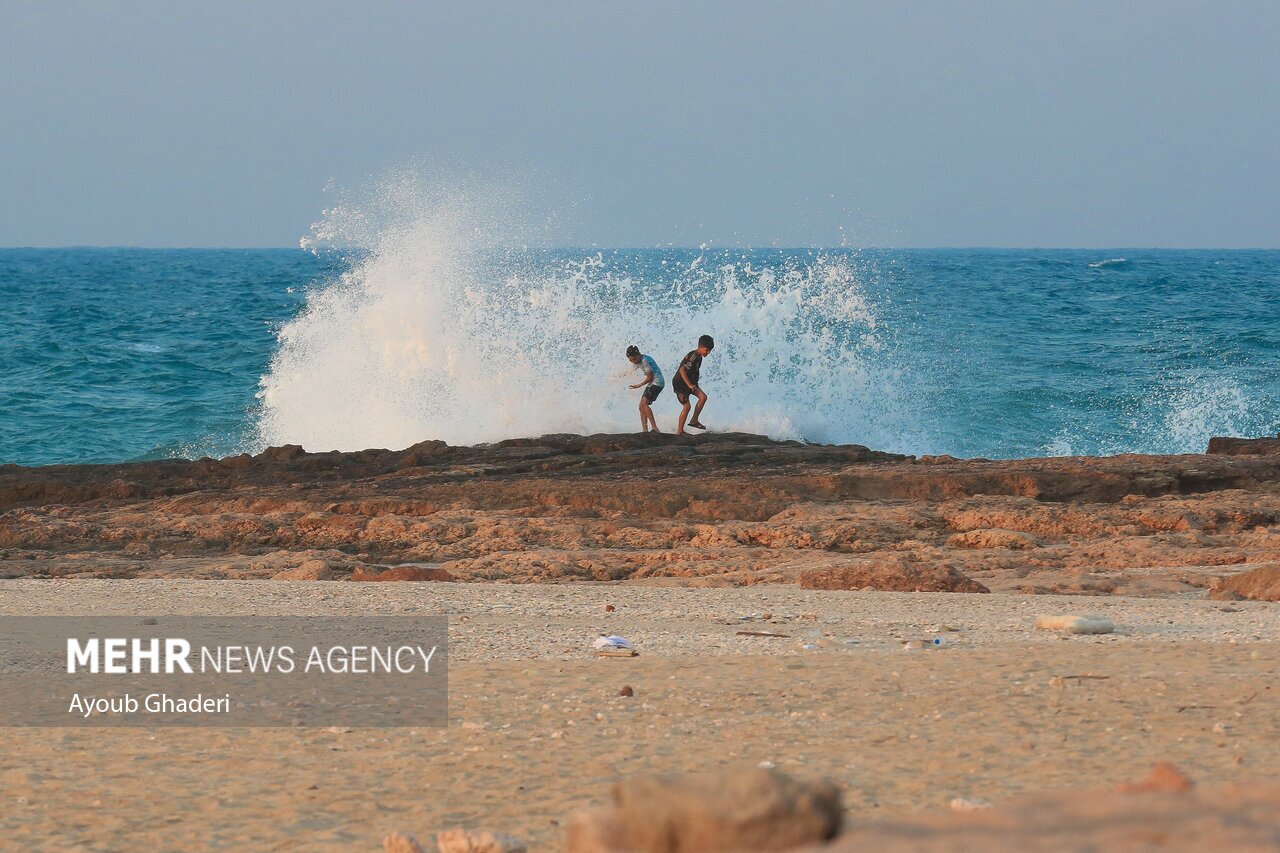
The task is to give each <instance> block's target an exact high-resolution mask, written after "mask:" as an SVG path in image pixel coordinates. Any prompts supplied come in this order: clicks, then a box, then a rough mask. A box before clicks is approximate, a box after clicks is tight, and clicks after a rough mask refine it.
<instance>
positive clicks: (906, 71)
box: [0, 0, 1280, 247]
mask: <svg viewBox="0 0 1280 853" xmlns="http://www.w3.org/2000/svg"><path fill="white" fill-rule="evenodd" d="M1277 45H1280V3H1276V2H1274V0H1266V2H1213V3H1210V2H1202V3H1191V2H1177V0H1158V2H1147V0H1126V2H1120V3H1117V2H1114V0H1109V1H1108V2H1053V3H1050V2H1039V3H1029V2H1025V0H1016V2H989V0H966V2H963V3H959V2H953V1H952V0H949V2H908V0H903V2H876V3H863V2H831V3H826V2H803V3H782V2H777V3H752V2H693V3H689V2H679V3H666V2H643V3H624V2H616V3H613V2H601V0H591V2H543V3H488V2H460V3H444V2H432V3H408V2H402V3H382V2H361V3H358V4H357V3H351V2H342V3H338V2H331V0H310V2H305V3H304V2H283V1H282V0H275V2H232V0H219V2H217V3H208V2H201V3H198V4H197V3H185V2H166V3H149V2H141V0H139V2H130V3H105V2H73V0H59V2H53V3H50V2H42V1H41V2H27V0H3V2H0V245H5V246H65V245H129V246H161V247H166V246H243V247H251V246H296V245H297V244H298V240H299V238H300V237H302V236H304V235H305V234H306V233H307V232H308V230H309V227H310V225H311V223H312V222H314V221H316V220H317V219H319V218H320V216H321V211H322V210H323V209H324V208H325V207H326V205H329V204H332V202H333V199H334V197H335V193H341V192H342V191H344V190H355V189H358V188H360V187H361V186H365V185H368V184H370V183H372V182H375V181H376V180H377V179H378V177H379V176H381V175H384V174H385V173H386V172H387V171H388V170H395V169H400V168H403V167H404V166H405V164H408V163H428V164H430V169H434V170H437V171H438V172H439V174H440V175H441V177H442V180H443V179H447V178H448V177H449V175H450V174H451V173H452V172H455V171H465V172H467V173H468V174H471V175H476V176H482V178H483V180H485V181H489V182H491V183H493V184H495V185H510V186H511V187H513V188H514V189H516V190H518V191H519V193H521V194H522V196H523V197H524V198H526V199H527V200H528V201H527V204H528V206H529V208H530V209H532V210H535V211H537V212H539V213H540V214H546V215H547V216H548V217H549V218H552V219H554V223H555V224H554V227H553V228H551V229H549V230H548V231H547V232H546V233H547V234H548V235H549V236H548V240H549V241H550V242H553V243H555V244H557V245H566V246H590V245H598V246H617V247H624V246H625V247H642V246H658V245H664V246H665V245H668V244H671V245H682V246H696V245H701V244H709V245H719V246H741V245H746V246H815V245H820V246H832V245H851V246H919V247H928V246H1016V247H1034V246H1066V247H1137V246H1168V247H1280V49H1277Z"/></svg>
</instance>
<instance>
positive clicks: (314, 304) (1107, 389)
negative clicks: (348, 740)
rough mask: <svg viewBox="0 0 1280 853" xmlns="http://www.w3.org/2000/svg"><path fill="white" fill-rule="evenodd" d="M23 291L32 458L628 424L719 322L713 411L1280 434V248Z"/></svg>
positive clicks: (58, 260) (180, 281)
mask: <svg viewBox="0 0 1280 853" xmlns="http://www.w3.org/2000/svg"><path fill="white" fill-rule="evenodd" d="M0 305H3V309H2V310H0V340H2V341H3V343H2V344H0V462H17V463H20V464H49V463H70V462H112V461H121V460H129V459H143V458H160V457H166V456H188V457H198V456H202V455H215V456H216V455H225V454H229V453H233V452H238V451H240V450H242V449H249V450H252V449H255V448H257V447H260V446H262V445H263V444H265V443H268V442H269V443H273V444H278V443H282V442H285V441H289V440H296V441H297V442H298V443H302V444H303V445H304V446H306V447H307V448H308V449H313V450H324V449H332V448H339V449H354V448H357V447H361V446H387V445H394V444H396V443H399V444H401V445H407V444H409V443H412V441H417V440H422V439H428V438H444V439H445V440H448V441H451V442H453V443H460V442H465V441H467V440H472V441H484V440H493V439H496V438H501V437H505V436H514V435H524V434H530V433H538V432H550V431H568V430H572V431H588V430H590V431H595V430H599V431H605V430H614V429H628V428H632V427H631V426H630V423H631V420H632V419H635V420H636V423H637V425H638V419H637V418H634V401H633V400H632V396H633V394H632V392H629V391H627V390H626V389H625V384H624V383H622V382H621V380H620V379H619V376H620V370H622V369H625V367H627V365H626V364H625V360H624V358H623V356H622V350H623V349H624V348H625V344H626V343H628V342H631V341H635V342H636V343H638V344H639V345H640V346H641V347H642V349H644V350H645V351H646V352H651V353H653V354H654V356H655V358H657V359H658V360H659V362H660V363H661V364H662V365H663V367H664V369H666V370H667V371H668V373H669V374H670V371H671V370H672V369H673V368H674V365H675V360H677V359H678V358H679V356H680V355H682V354H683V353H684V352H685V351H686V350H687V349H689V348H690V347H691V346H692V338H694V337H696V334H698V333H702V332H706V333H709V334H712V335H714V336H715V337H716V338H717V342H718V344H719V345H718V346H717V349H716V352H715V353H714V354H713V356H712V357H711V358H709V359H708V360H707V363H706V366H705V367H704V371H703V379H704V387H705V388H706V389H707V390H708V392H709V393H710V394H711V396H712V400H711V403H710V404H709V405H708V409H707V416H706V417H705V418H704V420H707V421H708V423H710V424H711V425H712V426H713V428H724V429H729V428H741V429H753V430H756V431H766V432H770V433H773V434H775V435H779V436H787V437H800V438H807V439H810V440H817V441H849V442H858V443H864V444H869V445H872V446H875V447H879V448H883V449H889V450H897V451H902V452H913V453H953V454H956V455H961V456H974V455H981V456H988V457H996V458H1000V457H1018V456H1028V455H1050V454H1068V453H1077V454H1080V453H1088V454H1096V453H1119V452H1128V451H1138V452H1192V451H1199V450H1202V449H1203V446H1204V443H1205V441H1206V440H1207V438H1208V437H1209V436H1210V435H1214V434H1223V433H1232V434H1268V433H1270V434H1274V433H1275V432H1276V430H1277V428H1278V427H1280V410H1278V407H1280V252H1277V251H1212V250H1199V251H1154V250H1128V249H1122V250H1115V249H1109V250H910V251H896V250H867V251H851V250H823V251H818V250H787V251H780V250H763V251H745V250H725V251H710V250H709V251H689V250H627V251H611V250H605V251H599V250H582V251H576V250H556V251H522V252H519V253H498V254H492V253H491V254H490V255H489V256H487V257H484V258H477V257H469V258H467V259H466V260H465V261H458V259H457V258H455V257H451V258H449V259H448V262H447V263H446V262H444V261H442V260H440V259H438V258H436V259H431V258H429V259H428V260H426V261H421V260H420V259H419V258H418V256H417V254H410V253H405V252H398V253H395V254H393V255H392V256H385V255H383V256H379V255H377V254H376V253H375V254H373V255H369V254H364V255H361V256H357V257H347V258H344V257H341V256H338V255H323V254H322V255H320V256H317V255H313V254H310V253H307V252H304V251H302V250H270V251H256V250H134V249H59V250H28V249H7V250H0ZM668 396H670V395H668ZM655 411H656V412H657V415H658V418H659V422H660V423H661V424H663V425H664V426H666V427H667V428H670V427H671V426H672V425H673V423H674V415H675V411H676V404H675V402H674V400H672V399H666V398H663V399H660V400H659V402H658V404H657V405H656V406H655Z"/></svg>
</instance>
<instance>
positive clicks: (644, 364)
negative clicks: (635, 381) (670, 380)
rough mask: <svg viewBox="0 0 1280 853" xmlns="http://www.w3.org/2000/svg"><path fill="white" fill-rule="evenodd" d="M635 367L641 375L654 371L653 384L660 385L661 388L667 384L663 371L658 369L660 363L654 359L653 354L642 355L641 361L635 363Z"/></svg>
mask: <svg viewBox="0 0 1280 853" xmlns="http://www.w3.org/2000/svg"><path fill="white" fill-rule="evenodd" d="M634 367H635V369H636V372H638V373H639V374H640V375H641V376H643V375H644V374H646V373H652V374H653V384H654V385H656V386H658V387H659V388H662V387H663V386H665V385H666V384H667V382H666V380H665V379H663V378H662V371H661V370H659V369H658V363H657V362H656V361H654V360H653V356H651V355H642V356H640V363H639V364H637V365H634Z"/></svg>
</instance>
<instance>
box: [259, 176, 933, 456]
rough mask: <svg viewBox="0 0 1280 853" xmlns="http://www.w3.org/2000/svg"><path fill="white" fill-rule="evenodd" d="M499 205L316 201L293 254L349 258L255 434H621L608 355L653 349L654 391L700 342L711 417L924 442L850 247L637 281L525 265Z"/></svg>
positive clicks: (303, 325)
mask: <svg viewBox="0 0 1280 853" xmlns="http://www.w3.org/2000/svg"><path fill="white" fill-rule="evenodd" d="M504 217H508V218H509V210H507V209H506V208H504V205H503V203H502V201H501V199H499V200H497V201H495V200H494V198H493V197H492V196H489V195H486V194H484V193H476V192H465V193H458V192H443V191H440V190H438V189H433V188H432V187H430V186H429V185H428V184H427V183H426V182H424V181H423V180H422V179H421V177H420V176H415V175H402V176H399V177H397V178H395V179H393V180H388V181H384V182H383V183H382V184H381V185H380V186H379V188H378V190H377V192H375V193H373V195H372V198H371V200H369V201H365V202H363V203H360V204H355V203H348V204H344V205H339V206H337V207H335V208H334V209H333V210H330V211H327V212H326V215H325V218H324V219H323V220H322V221H321V222H320V223H318V224H317V225H316V226H315V228H314V229H313V234H312V236H311V237H310V238H308V239H307V240H304V241H303V242H304V246H307V247H310V248H312V249H313V250H316V251H323V250H328V249H329V248H331V247H334V246H341V247H345V248H346V249H347V250H349V251H351V252H352V256H353V257H354V258H356V259H355V260H354V261H352V263H351V265H350V267H349V271H348V272H346V273H345V274H343V275H342V276H341V277H340V278H338V279H337V280H334V281H331V282H329V283H327V284H324V285H323V286H320V287H318V288H315V289H314V290H313V291H312V292H310V293H309V295H308V298H307V302H306V306H305V308H304V310H303V311H302V312H301V314H300V315H299V316H298V317H296V318H295V319H294V320H292V321H290V322H288V323H286V324H285V325H284V326H283V327H282V328H281V329H280V331H279V334H278V337H279V347H278V350H277V352H276V353H275V355H274V357H273V358H272V361H271V365H270V369H269V371H268V372H267V374H266V375H265V376H263V377H262V380H261V383H260V391H259V399H260V403H261V412H260V416H259V421H258V441H259V443H260V444H263V445H265V444H284V443H296V444H301V445H303V446H304V447H306V448H307V449H309V450H316V451H319V450H330V449H337V450H358V449H363V448H367V447H389V448H399V447H405V446H408V445H410V444H413V443H414V442H418V441H422V440H424V439H443V440H445V441H447V442H449V443H451V444H476V443H483V442H490V441H496V440H500V439H504V438H511V437H521V436H531V435H540V434H545V433H553V432H572V433H593V432H613V431H633V430H637V429H638V428H639V416H638V414H637V411H636V403H637V397H638V394H639V392H638V391H631V390H628V388H627V383H628V382H630V381H634V378H633V374H631V373H630V364H628V363H627V362H626V360H625V357H624V355H623V353H624V352H625V350H626V347H627V346H628V345H630V344H633V343H634V344H636V345H638V346H639V347H640V348H641V349H642V350H643V351H645V352H646V353H649V354H651V355H653V356H654V358H655V359H657V361H658V363H659V365H660V366H661V367H662V369H663V371H664V372H665V373H666V374H667V380H668V384H669V383H670V380H671V378H672V377H673V376H674V374H675V368H676V366H677V364H678V361H679V359H680V357H681V356H683V355H684V353H685V352H686V351H688V350H690V349H692V348H693V346H694V345H695V342H696V340H697V338H698V336H699V335H701V334H711V335H713V336H714V337H715V338H716V341H717V346H716V349H715V351H714V352H713V353H712V355H711V356H710V357H709V358H708V359H707V360H706V362H705V363H704V367H703V386H704V388H705V389H706V390H707V392H708V393H709V394H710V397H711V400H710V402H709V403H708V406H707V408H706V411H705V412H704V415H703V421H704V422H705V423H707V424H708V425H710V426H712V427H714V428H717V429H737V430H746V431H751V432H759V433H766V434H768V435H771V436H774V437H777V438H802V439H808V440H814V441H824V442H833V441H843V442H857V443H863V444H869V445H871V446H874V447H877V448H881V449H902V450H908V449H911V448H913V447H915V448H918V447H919V446H921V445H923V444H925V443H926V442H924V441H923V439H922V438H921V437H920V436H919V435H917V434H915V432H914V430H913V428H912V427H913V423H914V419H913V418H912V416H911V413H910V411H909V410H908V408H909V407H907V406H905V405H904V404H903V400H902V395H900V394H899V393H898V392H897V390H896V387H897V384H898V383H897V381H896V379H897V374H896V372H895V371H894V370H893V368H892V364H891V359H890V357H889V352H888V347H887V344H886V340H885V338H884V336H883V334H882V330H881V329H879V327H878V323H877V320H876V316H875V312H874V310H873V308H872V306H871V305H869V304H868V302H867V300H866V298H865V296H864V293H863V289H862V287H861V286H860V284H859V281H858V277H857V273H856V270H855V263H854V258H853V257H851V256H849V255H848V254H843V253H842V254H837V255H830V254H827V255H824V254H821V253H815V254H814V255H812V256H811V257H810V258H808V259H807V260H795V259H794V256H792V260H786V261H783V260H780V261H779V262H778V263H777V264H772V265H766V266H761V265H760V262H759V260H756V261H754V262H752V261H750V260H741V259H740V260H736V261H728V260H725V259H724V258H723V256H720V255H713V254H704V255H701V256H699V257H698V258H697V259H696V260H694V262H693V263H687V262H682V263H681V264H680V265H679V266H677V265H676V264H675V262H674V261H672V262H670V263H669V264H668V265H667V266H665V267H663V270H664V273H663V280H662V281H652V280H650V281H637V280H633V279H632V278H630V277H629V276H628V275H627V273H626V271H625V270H624V269H622V268H621V266H620V264H619V263H617V262H616V261H615V259H614V257H613V256H612V255H610V254H606V253H601V252H584V253H581V254H580V255H579V256H578V257H576V258H574V259H572V260H566V261H562V262H561V263H559V264H548V263H547V261H546V256H545V255H543V256H542V260H541V261H540V262H538V263H532V262H530V260H529V258H530V256H529V255H528V254H527V253H520V252H510V251H508V250H507V249H506V247H507V246H511V245H520V235H519V233H518V229H512V228H510V227H509V226H508V225H507V222H506V221H505V220H504ZM495 223H496V225H495ZM668 271H669V272H668ZM678 408H679V407H678V405H677V404H676V402H675V399H674V395H673V394H672V393H671V391H670V388H668V390H667V391H666V392H665V393H664V395H663V396H662V397H661V398H660V399H659V400H658V402H657V404H656V405H655V413H656V415H657V418H658V422H659V425H660V426H661V427H662V428H663V429H664V430H672V429H673V428H674V426H675V418H676V413H677V412H678Z"/></svg>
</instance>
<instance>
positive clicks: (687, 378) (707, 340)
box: [671, 335, 716, 435]
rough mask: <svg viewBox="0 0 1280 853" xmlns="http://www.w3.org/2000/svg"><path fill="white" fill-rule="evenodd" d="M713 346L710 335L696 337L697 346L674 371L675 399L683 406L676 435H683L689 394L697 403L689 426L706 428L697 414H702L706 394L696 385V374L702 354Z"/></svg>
mask: <svg viewBox="0 0 1280 853" xmlns="http://www.w3.org/2000/svg"><path fill="white" fill-rule="evenodd" d="M715 348H716V342H715V341H713V340H712V339H711V336H710V335H703V336H702V337H700V338H698V348H697V349H695V350H694V351H693V352H691V353H689V354H688V355H686V356H685V357H684V361H682V362H680V369H679V370H677V371H676V378H675V379H673V380H671V387H672V388H673V389H674V390H675V392H676V399H677V400H679V401H680V405H682V406H684V408H683V409H681V410H680V426H679V427H677V428H676V435H684V419H685V418H687V417H688V416H689V397H690V396H691V395H692V396H694V397H697V398H698V405H697V408H695V409H694V410H693V420H691V421H689V426H691V427H693V428H694V429H706V427H705V426H703V425H702V421H701V420H700V419H699V416H700V415H701V414H702V407H703V406H705V405H706V404H707V395H706V394H705V393H703V391H702V389H701V388H699V387H698V374H700V373H701V372H702V358H703V356H705V355H707V354H708V353H710V352H711V351H712V350H713V349H715Z"/></svg>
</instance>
